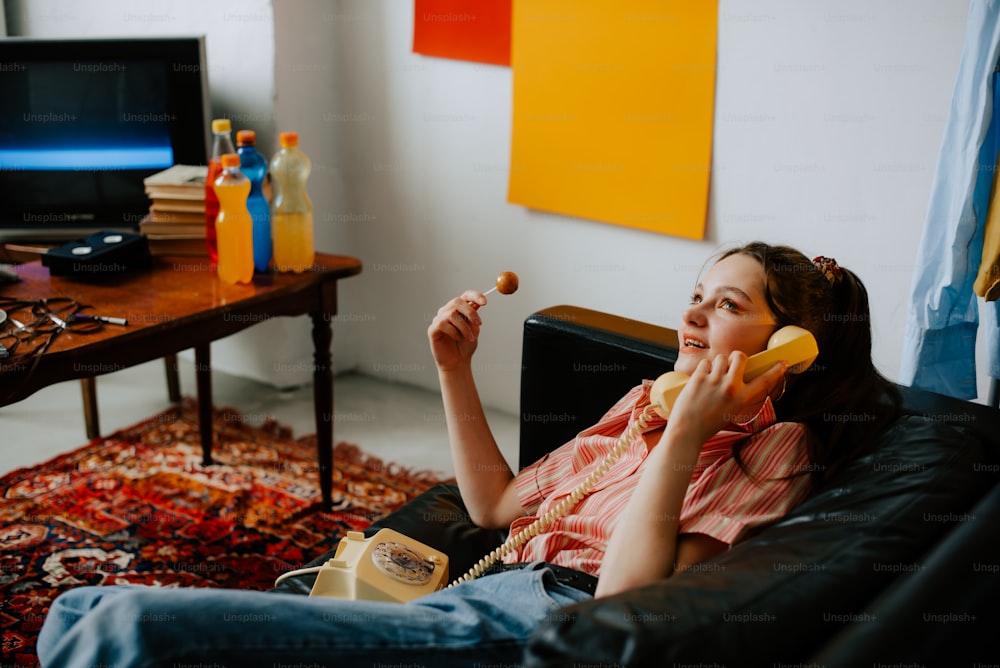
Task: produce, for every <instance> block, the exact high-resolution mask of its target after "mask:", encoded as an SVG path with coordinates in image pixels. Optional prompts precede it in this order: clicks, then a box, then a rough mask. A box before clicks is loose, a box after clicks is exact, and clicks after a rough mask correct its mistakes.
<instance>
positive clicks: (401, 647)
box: [38, 243, 898, 667]
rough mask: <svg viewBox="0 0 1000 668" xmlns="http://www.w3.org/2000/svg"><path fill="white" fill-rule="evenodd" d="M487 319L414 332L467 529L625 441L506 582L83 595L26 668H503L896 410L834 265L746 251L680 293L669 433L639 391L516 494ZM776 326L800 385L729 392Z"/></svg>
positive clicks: (517, 519) (555, 492)
mask: <svg viewBox="0 0 1000 668" xmlns="http://www.w3.org/2000/svg"><path fill="white" fill-rule="evenodd" d="M485 304H486V298H485V297H484V296H483V295H482V294H481V293H479V292H472V291H470V292H466V293H464V294H463V295H461V296H460V297H457V298H455V299H453V300H451V301H450V302H448V303H447V304H445V305H444V306H442V307H441V309H440V310H439V312H438V314H437V316H436V317H435V319H434V321H433V322H432V323H431V325H430V327H429V329H428V338H429V340H430V345H431V350H432V352H433V355H434V359H435V362H436V364H437V367H438V371H439V378H440V381H441V389H442V396H443V400H444V405H445V410H446V414H447V418H448V430H449V439H450V443H451V449H452V456H453V459H454V463H455V469H456V473H457V477H458V482H459V486H460V488H461V490H462V496H463V499H464V500H465V502H466V504H467V506H468V508H469V511H470V514H471V516H472V518H473V520H474V521H475V522H476V523H478V524H480V525H483V526H491V527H507V526H510V527H511V532H512V534H513V533H516V532H517V531H518V529H520V528H522V527H523V526H525V525H527V524H530V523H531V521H532V519H533V517H535V516H538V515H541V514H544V513H546V512H547V511H548V510H549V509H550V508H551V507H553V506H554V505H556V504H558V503H559V502H560V501H561V500H562V499H563V498H565V496H566V494H567V493H568V492H569V491H570V490H572V489H574V488H576V487H577V485H579V483H580V481H581V480H583V479H585V478H586V477H588V476H589V475H590V473H591V472H592V471H593V470H594V469H595V467H597V466H598V465H600V463H601V461H602V460H603V457H604V454H605V453H606V452H608V451H609V450H611V449H612V448H613V447H614V446H615V445H616V444H617V443H618V442H619V439H620V436H621V434H622V433H626V432H627V433H630V434H631V433H638V434H639V435H638V436H637V437H636V438H634V439H633V440H631V441H628V446H627V448H626V450H625V453H624V454H623V455H622V456H621V457H620V458H619V459H618V460H617V461H616V462H615V463H614V464H613V465H612V466H611V467H610V468H609V470H608V471H607V472H606V473H604V474H603V475H601V476H600V478H599V479H598V480H597V482H596V484H595V485H594V486H593V487H592V489H591V490H590V492H589V493H588V494H587V495H585V496H584V497H583V498H582V499H580V500H579V501H578V502H576V503H573V504H571V507H570V508H568V509H567V510H566V513H565V514H563V515H562V516H561V517H559V518H558V519H556V520H554V521H553V523H552V524H551V525H550V526H549V527H548V528H547V529H546V530H545V531H544V532H542V533H540V534H539V535H537V536H535V537H533V538H531V539H530V540H528V541H527V542H526V543H525V544H524V545H522V546H521V547H520V548H519V549H517V550H515V551H513V552H512V553H511V554H509V555H508V556H506V557H505V558H504V560H503V561H504V562H505V564H506V565H505V566H503V567H501V568H497V569H496V571H497V572H493V573H490V574H487V575H483V576H481V577H478V578H476V579H472V580H471V581H468V582H464V583H462V584H459V585H457V586H455V587H451V588H448V589H445V590H441V591H439V592H436V593H434V594H431V595H428V596H425V597H422V598H419V599H416V600H414V601H412V602H410V603H406V604H396V603H374V602H366V601H345V600H339V599H329V598H309V597H302V596H295V595H288V594H266V595H265V594H262V593H260V592H246V591H223V590H216V589H194V590H192V589H151V588H140V587H135V588H133V587H84V588H80V589H76V590H71V591H69V592H67V593H66V594H64V595H62V596H60V597H59V598H58V599H57V600H56V601H55V602H54V604H53V607H52V610H51V611H50V613H49V616H48V618H47V619H46V622H45V625H44V627H43V629H42V632H41V635H40V637H39V644H38V653H39V657H40V658H41V660H42V664H43V665H44V666H46V667H49V666H75V665H80V666H84V665H90V666H92V665H101V664H107V665H119V666H139V665H142V666H152V665H180V664H182V663H183V662H184V661H194V660H198V661H211V662H212V663H213V664H215V665H234V666H244V667H245V666H273V665H277V664H283V663H289V662H292V663H296V664H299V663H301V664H315V665H327V664H329V665H337V666H352V665H363V666H371V665H377V664H379V663H386V664H389V663H397V662H400V661H405V662H406V663H408V664H410V663H413V664H422V665H434V666H452V665H454V666H468V665H475V663H476V662H482V661H484V660H486V659H489V661H490V662H491V663H492V662H497V661H502V662H505V663H506V662H508V661H510V662H511V663H518V662H519V661H520V658H521V651H522V648H523V645H524V642H525V641H526V639H527V638H528V636H529V635H530V634H531V633H532V631H533V630H534V629H535V628H536V626H537V625H538V623H539V622H541V621H542V620H544V619H545V617H546V616H548V615H549V614H551V613H552V612H554V611H555V610H557V609H558V608H559V607H561V606H564V605H568V604H570V603H573V602H577V601H582V600H586V599H588V598H590V597H591V596H594V595H596V596H605V595H610V594H613V593H616V592H620V591H623V590H627V589H630V588H633V587H637V586H641V585H643V584H646V583H649V582H653V581H656V580H658V579H661V578H664V577H669V576H671V574H672V573H674V572H676V571H678V570H682V569H684V568H687V567H689V566H691V565H694V564H697V563H698V562H700V561H703V560H704V559H707V558H710V557H711V556H713V555H715V554H717V553H719V552H720V551H722V550H725V549H727V547H728V546H729V545H731V544H732V543H733V542H735V541H737V540H739V539H740V538H741V537H743V536H745V535H746V534H747V533H748V532H751V531H753V530H755V529H756V528H757V527H759V526H761V525H763V524H766V523H768V522H771V521H773V520H775V519H777V518H778V517H780V516H781V515H783V514H784V513H785V512H787V511H788V510H789V509H790V508H791V507H793V506H794V505H795V504H796V503H798V502H799V501H800V500H801V499H802V498H803V497H804V496H805V495H806V494H807V493H808V490H809V486H810V480H811V479H813V478H815V477H817V476H821V475H823V474H825V473H828V472H829V471H831V470H833V469H834V468H835V467H836V466H837V465H838V464H840V463H842V462H843V461H846V460H848V459H849V458H850V456H851V455H853V454H854V452H855V451H856V450H858V449H860V448H863V447H864V446H865V445H866V444H867V443H868V442H869V441H870V439H871V438H872V437H873V436H874V434H875V433H877V432H878V430H879V429H881V428H882V427H883V426H884V424H885V423H886V422H888V421H889V420H891V419H892V418H893V416H894V415H895V413H896V412H897V411H898V396H897V395H896V394H895V393H894V391H893V387H892V385H891V384H890V383H889V382H887V381H886V380H885V379H883V378H882V377H881V376H880V375H879V374H878V372H877V371H876V370H875V368H874V366H873V364H872V361H871V332H870V324H869V320H868V299H867V294H866V292H865V289H864V286H863V285H862V284H861V282H860V281H859V280H858V279H857V277H856V276H855V275H854V274H853V273H851V272H849V271H848V270H846V269H842V268H840V267H838V266H837V265H836V263H835V262H833V261H832V260H823V259H818V260H817V261H815V262H814V261H810V260H809V259H808V258H806V257H805V256H803V255H802V254H801V253H798V252H797V251H794V250H792V249H789V248H784V247H773V246H768V245H765V244H760V243H753V244H749V245H747V246H743V247H740V248H736V249H733V250H730V251H727V252H726V253H724V254H722V255H721V257H720V258H719V259H718V260H717V261H716V262H715V263H714V264H713V265H712V266H711V267H710V268H709V269H708V270H707V271H706V272H705V273H704V275H703V276H702V277H701V279H700V281H699V282H698V284H697V286H696V287H695V290H694V293H693V295H692V298H691V303H690V305H689V307H688V308H687V310H686V311H685V312H684V315H683V317H682V320H681V323H680V328H679V339H680V341H681V350H680V355H679V359H678V362H677V365H676V368H677V370H679V371H684V372H685V373H688V374H690V376H691V380H690V381H689V383H688V385H687V386H686V387H685V389H684V390H683V391H682V392H681V394H680V396H679V397H678V399H677V401H676V402H675V404H674V406H673V409H672V410H671V413H670V418H669V420H666V421H665V420H663V419H662V418H652V419H650V420H649V421H648V422H647V420H646V418H642V421H641V422H640V423H639V427H636V426H635V425H636V423H637V421H638V420H639V417H640V415H642V414H643V413H646V407H647V406H648V404H649V390H650V385H651V383H650V382H649V381H644V382H643V383H642V384H641V385H639V386H637V387H636V388H635V389H633V390H632V391H631V392H629V393H628V394H627V395H626V396H625V397H623V398H622V399H621V400H620V401H619V402H618V403H617V404H616V405H615V406H614V407H612V408H611V409H610V410H609V411H608V413H607V414H606V415H605V416H604V417H603V418H602V419H601V420H600V422H599V423H598V424H596V425H594V426H593V427H591V428H590V429H587V430H585V431H584V432H581V434H580V435H579V436H578V437H577V438H576V439H574V440H573V441H571V442H570V443H567V444H565V445H564V446H562V447H561V448H559V449H558V450H556V451H555V452H553V453H551V454H550V455H548V456H546V457H545V458H543V459H542V460H541V461H540V462H538V463H536V464H534V465H532V466H529V467H527V468H526V469H524V470H523V471H521V472H520V473H519V474H518V475H516V476H515V475H513V474H512V473H511V471H510V469H509V467H508V466H507V464H506V462H505V461H504V459H503V457H502V456H501V454H500V451H499V449H498V448H497V445H496V442H495V441H494V439H493V436H492V434H491V433H490V430H489V428H488V426H487V424H486V420H485V416H484V414H483V409H482V405H481V403H480V400H479V397H478V394H477V392H476V386H475V382H474V379H473V376H472V363H471V360H472V357H473V354H474V352H475V350H476V345H477V341H478V337H479V332H480V328H481V327H482V319H481V317H480V312H479V309H480V308H481V307H482V306H483V305H485ZM786 324H795V325H799V326H801V327H804V328H806V329H809V330H810V331H812V332H813V334H814V335H815V336H816V339H817V342H818V345H819V350H820V355H819V357H818V358H817V360H816V362H815V364H814V365H813V367H812V368H811V369H810V370H809V371H807V372H805V373H803V374H800V375H796V376H792V375H788V376H786V374H785V371H786V369H785V365H784V364H776V365H774V367H772V368H771V369H769V370H768V371H767V372H765V373H764V374H763V375H761V376H758V377H757V378H756V379H754V380H752V381H750V382H744V381H743V369H744V367H745V365H746V360H747V356H748V355H750V354H753V353H756V352H758V351H760V350H762V349H764V347H765V345H766V342H767V339H768V338H769V336H770V335H771V333H772V332H773V331H775V330H776V329H777V328H779V327H781V326H783V325H786ZM650 555H655V558H650ZM595 580H596V588H595V587H591V584H592V583H593V582H594V581H595Z"/></svg>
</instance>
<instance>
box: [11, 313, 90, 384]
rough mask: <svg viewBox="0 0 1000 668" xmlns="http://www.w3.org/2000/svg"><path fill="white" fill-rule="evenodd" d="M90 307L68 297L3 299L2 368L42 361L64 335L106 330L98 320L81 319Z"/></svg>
mask: <svg viewBox="0 0 1000 668" xmlns="http://www.w3.org/2000/svg"><path fill="white" fill-rule="evenodd" d="M85 308H87V306H86V305H84V304H80V303H79V302H77V301H76V300H73V299H70V298H69V297H49V298H47V299H37V300H24V299H14V298H12V297H0V313H3V314H4V316H5V317H0V328H2V330H0V369H2V368H3V367H5V366H13V365H17V364H24V363H26V362H28V361H30V360H35V363H37V359H38V358H40V357H41V356H42V355H43V354H44V353H45V351H46V350H48V348H49V346H51V345H52V342H53V341H55V339H56V337H58V336H59V334H61V333H62V332H66V331H69V332H73V333H80V334H87V333H90V332H96V331H98V330H100V329H101V328H103V327H104V323H102V322H101V321H99V320H78V319H76V318H75V315H76V314H77V313H79V312H80V311H81V310H83V309H85Z"/></svg>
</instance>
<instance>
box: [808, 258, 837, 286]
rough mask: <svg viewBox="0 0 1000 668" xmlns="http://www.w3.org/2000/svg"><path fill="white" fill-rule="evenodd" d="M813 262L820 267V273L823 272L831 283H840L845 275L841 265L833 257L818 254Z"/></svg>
mask: <svg viewBox="0 0 1000 668" xmlns="http://www.w3.org/2000/svg"><path fill="white" fill-rule="evenodd" d="M813 264H814V265H816V268H817V269H819V273H821V274H823V276H824V277H826V280H828V281H830V285H837V284H838V283H840V279H842V278H843V277H844V272H843V271H841V269H840V265H839V264H837V261H836V260H834V259H833V258H832V257H823V256H822V255H818V256H816V257H814V258H813Z"/></svg>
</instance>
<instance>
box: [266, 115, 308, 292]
mask: <svg viewBox="0 0 1000 668" xmlns="http://www.w3.org/2000/svg"><path fill="white" fill-rule="evenodd" d="M279 139H280V141H281V149H280V150H279V151H278V152H277V153H276V154H275V155H274V157H273V158H271V164H270V173H271V183H272V185H273V186H274V198H273V199H272V201H271V239H272V242H273V244H274V248H273V251H272V253H273V258H274V268H275V269H276V270H277V271H292V272H295V273H299V272H303V271H307V270H309V269H310V268H312V265H313V262H314V261H315V258H316V253H315V249H314V245H313V244H314V241H313V214H312V202H311V201H310V199H309V194H308V193H307V192H306V180H307V179H308V178H309V172H310V171H311V170H312V163H311V162H310V161H309V158H308V157H307V156H306V154H305V153H303V152H302V151H301V150H300V149H299V135H298V133H297V132H282V133H281V134H280V135H279Z"/></svg>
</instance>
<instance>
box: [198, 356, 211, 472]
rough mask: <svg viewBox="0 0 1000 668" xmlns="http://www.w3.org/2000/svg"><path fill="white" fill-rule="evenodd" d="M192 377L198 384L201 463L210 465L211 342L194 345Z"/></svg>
mask: <svg viewBox="0 0 1000 668" xmlns="http://www.w3.org/2000/svg"><path fill="white" fill-rule="evenodd" d="M194 377H195V384H196V385H197V386H198V430H199V431H200V433H201V453H202V461H201V463H202V465H203V466H211V465H212V463H213V462H212V355H211V344H209V343H205V344H202V345H198V346H195V347H194Z"/></svg>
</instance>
